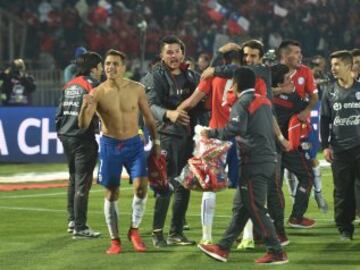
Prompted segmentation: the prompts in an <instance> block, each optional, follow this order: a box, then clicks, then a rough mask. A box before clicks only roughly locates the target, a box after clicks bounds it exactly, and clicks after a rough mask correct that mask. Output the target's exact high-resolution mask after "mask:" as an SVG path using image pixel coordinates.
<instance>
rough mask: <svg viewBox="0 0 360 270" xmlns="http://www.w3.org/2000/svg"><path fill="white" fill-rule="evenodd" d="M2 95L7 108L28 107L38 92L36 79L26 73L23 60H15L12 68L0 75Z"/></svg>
mask: <svg viewBox="0 0 360 270" xmlns="http://www.w3.org/2000/svg"><path fill="white" fill-rule="evenodd" d="M0 87H1V93H2V96H3V97H4V100H3V104H4V105H5V106H28V105H31V104H32V97H31V95H32V93H33V92H34V91H35V90H36V85H35V81H34V78H33V77H32V76H31V75H29V74H27V73H26V66H25V63H24V60H23V59H20V58H19V59H15V60H14V61H13V62H12V63H11V66H10V67H9V68H7V69H5V71H3V72H1V73H0Z"/></svg>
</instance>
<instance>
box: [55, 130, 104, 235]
mask: <svg viewBox="0 0 360 270" xmlns="http://www.w3.org/2000/svg"><path fill="white" fill-rule="evenodd" d="M60 140H61V142H62V144H63V147H64V152H65V155H66V158H67V162H68V167H69V175H70V177H69V186H68V201H67V210H68V215H69V217H68V219H69V221H71V220H73V221H75V230H84V229H86V228H87V227H86V221H87V209H88V200H89V191H90V188H91V185H92V180H93V171H94V168H95V165H96V161H97V156H98V144H97V142H96V141H95V138H94V139H84V138H77V137H71V136H61V137H60Z"/></svg>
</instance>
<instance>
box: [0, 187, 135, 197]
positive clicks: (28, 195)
mask: <svg viewBox="0 0 360 270" xmlns="http://www.w3.org/2000/svg"><path fill="white" fill-rule="evenodd" d="M131 189H133V188H132V187H125V188H120V192H121V190H131ZM98 192H104V190H91V191H90V193H98ZM59 195H67V192H56V193H39V194H27V195H10V196H0V200H1V199H21V198H41V197H51V196H59Z"/></svg>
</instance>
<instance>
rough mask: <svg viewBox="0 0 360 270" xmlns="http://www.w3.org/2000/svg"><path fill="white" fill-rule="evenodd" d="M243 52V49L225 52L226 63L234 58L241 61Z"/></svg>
mask: <svg viewBox="0 0 360 270" xmlns="http://www.w3.org/2000/svg"><path fill="white" fill-rule="evenodd" d="M242 56H243V54H242V51H241V50H232V51H228V52H226V53H224V54H223V57H224V60H225V63H227V64H230V63H231V62H232V61H233V60H234V61H239V62H240V63H241V58H242Z"/></svg>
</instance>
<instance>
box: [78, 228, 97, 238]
mask: <svg viewBox="0 0 360 270" xmlns="http://www.w3.org/2000/svg"><path fill="white" fill-rule="evenodd" d="M100 235H101V233H100V232H96V231H93V230H92V229H90V228H87V229H85V230H80V231H76V230H74V232H73V239H86V238H98V237H99V236H100Z"/></svg>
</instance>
